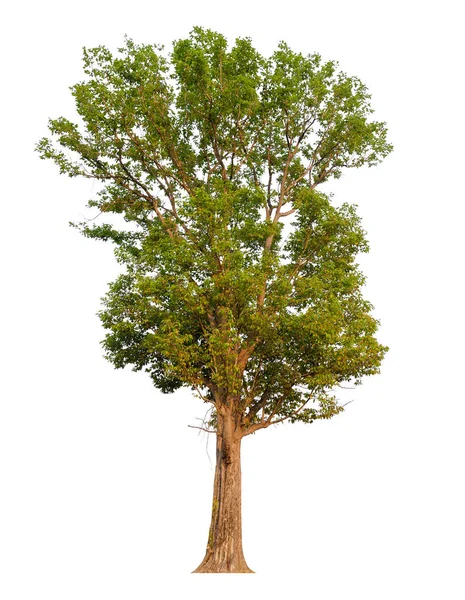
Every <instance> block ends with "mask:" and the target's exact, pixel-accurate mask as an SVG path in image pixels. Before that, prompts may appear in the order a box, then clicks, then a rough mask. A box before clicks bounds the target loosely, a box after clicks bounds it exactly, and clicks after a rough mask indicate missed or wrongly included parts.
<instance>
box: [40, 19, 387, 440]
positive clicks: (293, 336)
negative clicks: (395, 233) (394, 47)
mask: <svg viewBox="0 0 465 600" xmlns="http://www.w3.org/2000/svg"><path fill="white" fill-rule="evenodd" d="M84 71H85V74H86V79H85V81H83V82H81V83H78V84H76V85H75V86H73V88H72V93H73V95H74V98H75V101H76V107H77V111H78V113H79V116H80V121H81V123H80V124H75V123H73V122H71V121H69V120H67V119H64V118H59V119H55V120H51V121H50V123H49V128H50V132H51V138H50V139H48V138H44V139H42V140H41V141H40V142H39V144H38V150H39V152H40V154H41V156H42V157H43V158H50V159H52V160H53V161H55V163H56V164H57V165H58V166H59V168H60V171H61V172H62V173H67V174H68V175H70V176H78V175H81V176H84V177H87V178H92V179H95V180H97V181H99V182H100V184H101V185H100V189H99V191H98V194H97V197H96V198H94V199H92V200H91V201H90V202H89V206H90V207H94V208H97V209H98V210H99V211H100V213H102V215H101V217H100V218H101V219H102V220H104V216H105V215H108V216H109V219H107V220H106V222H99V221H97V222H96V223H94V222H92V223H91V222H84V223H81V224H78V227H79V228H80V229H81V231H82V232H83V234H84V235H86V236H87V237H91V238H96V239H100V240H104V241H111V242H113V243H114V244H115V253H116V256H117V259H118V260H119V261H120V262H121V263H122V264H123V265H124V266H125V270H124V273H123V274H122V275H121V276H120V277H119V278H118V279H117V280H116V281H115V282H114V283H112V284H111V285H110V286H109V290H108V293H107V295H106V297H105V298H104V300H103V309H102V311H101V312H100V317H101V320H102V323H103V326H104V328H105V329H106V330H107V335H106V338H105V341H104V348H105V351H106V356H107V358H108V359H109V360H110V361H111V362H113V364H114V365H115V366H116V367H124V366H126V365H131V366H132V367H133V368H134V369H136V370H140V369H145V370H146V371H148V372H149V373H150V375H151V377H152V379H153V382H154V384H155V385H156V386H157V387H158V388H159V389H161V390H162V391H163V392H172V391H173V390H175V389H177V388H179V387H180V386H182V385H188V386H190V387H192V388H193V389H195V390H196V391H197V392H198V393H199V394H200V395H201V397H202V398H203V399H204V400H205V401H207V402H211V403H212V404H213V405H214V410H215V411H217V412H221V411H222V410H224V409H228V410H230V411H232V412H233V414H234V415H235V417H236V420H237V423H238V425H239V426H240V427H242V428H243V431H244V434H245V433H251V432H253V431H255V430H257V429H259V428H261V427H267V426H268V425H270V424H272V423H276V422H280V421H283V420H291V421H296V420H301V421H305V422H311V421H313V420H314V419H317V418H329V417H331V416H332V415H334V414H336V413H337V412H339V411H340V410H341V407H340V406H339V405H338V403H337V401H336V399H335V397H334V396H333V392H332V390H333V389H334V388H335V387H336V386H338V385H340V384H342V383H343V382H347V381H354V380H355V381H356V382H358V381H359V380H360V378H361V377H362V376H364V375H370V374H374V373H377V372H378V370H379V366H380V363H381V360H382V357H383V355H384V353H385V351H386V348H385V347H383V346H382V345H380V344H379V343H378V342H377V340H376V339H375V337H374V334H375V333H376V330H377V325H378V324H377V322H376V321H375V320H374V318H373V317H372V316H371V314H370V311H371V306H370V304H369V303H368V302H367V301H366V300H365V299H364V298H363V297H362V293H361V289H362V286H363V283H364V278H363V275H362V274H361V273H360V271H359V269H358V266H357V263H356V257H357V254H358V253H359V252H366V251H367V249H368V248H367V242H366V239H365V234H364V231H363V229H362V228H361V224H360V220H359V218H358V217H357V214H356V212H355V209H354V207H353V206H349V205H343V206H342V207H340V208H336V207H335V206H333V205H332V204H331V201H330V198H329V197H328V196H327V195H325V194H324V193H323V192H321V191H320V190H319V189H318V186H320V185H321V184H322V183H324V182H325V181H327V180H328V179H329V178H331V177H333V178H337V177H339V176H340V175H341V173H342V171H343V169H344V168H351V167H360V166H362V165H369V166H371V165H375V164H377V163H379V162H380V161H381V160H382V159H383V158H384V157H385V156H386V155H387V154H388V153H389V152H390V151H391V149H392V148H391V146H390V144H389V143H388V142H387V141H386V127H385V124H384V123H380V122H377V121H373V120H370V116H371V114H372V112H373V111H372V109H371V108H370V104H369V100H370V96H369V94H368V92H367V90H366V88H365V86H363V84H362V83H361V82H360V81H359V80H358V79H357V78H354V77H348V76H347V75H345V74H344V73H341V72H340V71H338V69H337V65H336V63H334V62H323V61H322V59H321V57H320V56H319V55H318V54H312V55H310V56H303V55H302V54H299V53H295V52H293V51H292V50H291V49H290V48H289V47H288V46H287V45H286V44H284V43H281V44H280V45H279V47H278V49H277V50H276V52H275V53H274V54H273V55H272V56H271V57H270V58H269V59H265V58H263V57H262V56H260V54H259V53H258V52H257V51H256V50H255V49H254V48H253V46H252V44H251V41H250V40H249V39H247V38H246V39H238V40H236V43H235V45H234V46H233V47H232V48H231V49H228V44H227V41H226V39H225V38H224V37H223V36H222V35H220V34H217V33H214V32H212V31H209V30H204V29H201V28H195V29H194V30H193V31H192V33H191V35H190V37H189V38H188V39H184V40H179V41H177V42H175V43H174V45H173V51H172V53H171V54H170V55H169V56H168V57H166V56H165V55H164V54H163V49H162V48H160V47H157V46H149V45H143V46H138V45H136V44H135V43H134V42H132V41H131V40H129V39H127V40H126V42H125V45H124V47H122V48H120V49H119V52H118V54H117V55H116V56H113V54H112V53H111V52H110V51H109V50H108V49H106V48H104V47H98V48H93V49H85V50H84ZM118 219H119V220H118ZM284 223H286V225H284ZM214 414H215V413H214ZM214 418H215V417H213V420H212V423H213V424H214V422H215V421H214Z"/></svg>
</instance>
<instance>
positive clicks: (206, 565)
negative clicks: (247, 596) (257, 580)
mask: <svg viewBox="0 0 465 600" xmlns="http://www.w3.org/2000/svg"><path fill="white" fill-rule="evenodd" d="M192 573H255V571H252V569H249V567H248V566H247V563H246V562H245V560H244V558H241V559H236V560H234V559H233V560H232V561H227V560H222V561H217V560H215V557H214V556H213V555H212V554H210V555H207V556H206V557H205V558H204V559H203V561H202V562H201V563H200V565H199V566H198V567H197V568H196V569H195V571H192Z"/></svg>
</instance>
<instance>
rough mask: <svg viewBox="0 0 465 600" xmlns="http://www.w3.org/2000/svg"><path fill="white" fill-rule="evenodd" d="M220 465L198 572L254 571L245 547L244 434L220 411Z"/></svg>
mask: <svg viewBox="0 0 465 600" xmlns="http://www.w3.org/2000/svg"><path fill="white" fill-rule="evenodd" d="M217 429H218V431H217V440H216V469H215V482H214V486H213V505H212V519H211V525H210V533H209V536H208V544H207V551H206V554H205V558H204V559H203V561H202V562H201V564H200V566H199V567H197V569H196V570H195V571H193V572H194V573H253V571H252V570H251V569H249V567H248V566H247V563H246V562H245V558H244V554H243V551H242V512H241V436H240V434H239V433H238V432H236V430H235V425H234V421H233V419H232V418H231V417H230V416H220V415H218V428H217Z"/></svg>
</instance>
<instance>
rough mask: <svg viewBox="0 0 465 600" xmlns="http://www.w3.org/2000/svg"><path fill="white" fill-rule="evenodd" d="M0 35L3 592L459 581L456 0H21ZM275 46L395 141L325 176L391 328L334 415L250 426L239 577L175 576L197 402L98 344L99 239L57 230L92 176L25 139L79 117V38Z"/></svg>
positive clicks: (194, 544)
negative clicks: (340, 77)
mask: <svg viewBox="0 0 465 600" xmlns="http://www.w3.org/2000/svg"><path fill="white" fill-rule="evenodd" d="M3 14H4V17H3V27H2V29H3V31H2V38H1V45H2V49H1V57H2V78H1V80H2V92H1V96H0V102H1V113H0V116H1V119H2V126H1V127H2V129H1V132H2V137H1V143H0V151H1V162H0V165H1V171H2V177H1V204H2V208H1V213H0V215H1V216H0V218H1V239H0V243H1V261H2V278H1V283H2V286H1V289H2V291H1V296H0V299H1V303H2V307H1V313H0V315H1V318H2V327H1V331H2V337H1V345H0V351H1V353H2V358H1V362H0V367H1V372H2V375H1V379H0V386H1V404H0V486H1V493H0V597H1V598H2V600H36V599H38V600H41V599H42V598H44V599H47V600H84V599H85V600H107V599H108V600H148V599H151V600H155V599H158V598H163V599H167V600H170V599H177V598H181V597H182V598H191V599H193V600H197V599H199V600H200V599H202V600H209V599H210V598H212V599H213V598H218V597H221V598H223V599H225V600H228V599H229V598H233V597H234V598H236V597H237V596H239V597H240V598H241V599H243V600H249V599H251V598H256V597H259V596H260V597H265V598H280V597H290V598H293V599H296V600H299V599H300V598H302V599H306V598H309V599H310V598H312V599H315V600H385V599H386V600H388V599H389V600H392V599H396V600H411V599H414V598H421V599H422V600H429V599H439V598H440V599H444V600H463V598H464V597H465V584H464V581H463V579H464V578H463V563H464V539H465V518H464V505H465V494H464V491H463V485H462V484H463V475H464V466H463V465H464V458H465V443H464V435H463V429H464V418H465V408H464V385H463V381H462V380H463V373H464V369H463V363H464V350H463V341H464V333H465V331H464V317H463V304H464V303H463V286H462V282H463V272H464V268H463V263H464V252H463V241H464V234H463V227H464V225H463V224H464V217H465V210H464V200H465V198H464V187H463V161H464V151H463V148H464V141H463V140H464V138H465V128H464V120H463V98H464V94H463V59H464V47H463V31H462V26H461V20H460V18H459V3H458V1H457V2H453V1H452V0H445V1H443V2H440V3H439V2H434V3H433V2H428V1H426V2H419V1H418V2H415V1H409V0H404V1H398V0H394V1H393V2H390V3H387V2H373V1H371V2H369V1H361V0H353V1H351V2H347V1H343V0H328V1H327V2H313V3H312V2H298V1H296V0H287V1H286V2H279V3H273V2H253V1H252V0H248V1H244V0H236V1H235V2H232V3H219V2H213V1H207V0H198V1H197V2H187V1H186V0H181V1H178V2H172V3H165V2H163V3H161V2H157V1H152V2H143V1H141V0H133V1H132V2H124V3H123V2H109V1H107V0H104V1H100V0H93V1H90V0H82V1H81V2H80V3H73V4H67V3H59V2H52V1H47V0H44V1H43V2H34V3H33V2H23V3H16V4H15V5H14V6H13V5H10V7H9V8H8V9H6V12H5V9H4V13H3ZM194 25H201V26H204V27H210V28H212V29H215V30H217V31H220V32H222V33H224V34H225V35H226V36H227V37H228V38H229V39H230V40H231V41H233V40H234V38H235V37H237V36H250V37H251V38H252V40H253V42H254V44H255V46H256V47H257V48H258V49H259V50H260V51H261V52H262V53H263V54H269V53H271V52H272V51H273V49H274V48H275V47H276V45H277V43H278V41H279V40H285V41H287V42H288V43H289V45H290V46H291V47H292V48H293V49H295V50H298V51H302V52H304V53H307V52H313V51H317V52H320V53H321V54H322V55H323V58H325V59H336V60H338V61H339V62H340V66H341V68H342V69H343V70H344V71H346V72H347V73H348V74H350V75H357V76H358V77H360V78H361V80H362V81H363V82H364V83H365V84H366V85H367V86H368V88H369V90H370V91H371V93H372V104H373V107H374V108H375V109H376V114H375V118H376V119H378V120H385V121H387V123H388V126H389V130H390V140H391V141H392V143H393V144H394V146H395V151H394V153H393V154H392V155H391V156H390V157H388V159H387V160H386V161H385V162H384V163H383V164H382V165H381V166H378V167H376V168H374V169H360V170H357V171H352V172H350V173H348V174H347V175H345V176H344V177H343V178H342V179H341V180H339V181H338V182H336V183H335V184H334V185H332V186H331V189H332V191H333V192H334V193H335V197H336V199H337V200H338V201H341V202H342V201H348V202H355V203H356V204H358V206H359V212H360V214H361V216H362V218H363V222H364V226H365V228H366V230H367V231H368V238H369V241H370V244H371V252H370V254H369V255H367V256H364V257H363V260H362V261H361V264H362V266H363V270H364V272H365V273H366V275H367V276H368V282H367V286H366V296H367V298H368V299H369V300H370V301H371V302H372V303H373V304H374V306H375V315H376V317H377V318H379V319H380V320H381V324H382V325H381V329H380V332H379V339H380V341H381V342H382V343H384V344H387V345H388V346H389V347H390V352H389V353H388V355H387V357H386V359H385V361H384V364H383V368H382V374H381V375H378V376H377V377H373V378H370V379H368V380H366V381H365V383H364V385H363V386H362V387H359V388H357V389H356V390H355V391H354V392H349V396H348V398H349V397H350V399H353V400H354V402H352V403H351V404H350V405H349V406H348V407H347V410H346V411H345V413H343V414H342V415H339V416H337V417H335V418H334V419H333V420H331V421H329V422H320V423H318V422H317V423H315V424H313V425H310V426H309V425H286V426H282V427H279V428H276V429H275V430H267V431H264V432H258V433H257V434H256V435H254V436H250V437H249V438H246V439H245V441H244V447H243V469H242V470H243V478H244V481H243V490H244V492H243V494H244V497H243V511H244V516H243V521H244V550H245V556H246V559H247V561H248V564H249V566H250V567H251V568H252V569H254V570H255V571H256V574H255V575H243V576H241V575H236V576H231V575H210V576H206V575H191V574H190V572H191V571H192V570H193V569H194V568H195V567H197V565H198V564H199V563H200V561H201V559H202V557H203V554H204V550H205V544H206V540H207V534H208V526H209V516H210V505H211V493H212V478H213V470H212V465H211V462H210V459H211V461H212V462H213V461H214V440H213V439H211V440H210V442H209V447H207V445H206V444H207V440H206V438H205V437H202V436H198V435H197V431H196V430H194V429H189V428H188V427H187V425H188V424H193V425H195V424H196V423H197V421H196V418H198V417H202V416H203V415H204V412H205V407H204V405H203V404H202V403H200V402H199V401H198V400H195V399H192V398H191V397H190V394H189V393H188V392H180V393H177V394H175V395H171V396H163V395H162V394H161V393H159V392H158V391H157V390H155V388H153V387H152V385H151V383H150V380H149V378H148V376H146V375H144V374H135V373H132V372H131V371H130V370H128V371H116V370H114V369H113V367H112V366H111V365H110V364H109V363H107V362H105V360H104V359H103V358H102V351H101V348H100V345H99V342H100V340H101V339H102V337H103V331H102V329H101V326H100V322H99V320H98V318H97V317H96V312H97V310H98V309H99V306H100V302H99V299H100V297H101V296H103V295H104V293H105V291H106V285H107V283H108V282H110V281H111V280H112V279H114V278H115V276H116V275H117V273H118V266H117V265H116V263H115V261H114V259H113V255H112V251H111V248H110V247H109V246H106V245H104V244H99V243H97V242H94V241H92V240H86V239H84V238H82V237H81V236H80V235H79V234H78V233H77V232H76V231H74V230H72V229H70V228H69V227H68V221H72V220H80V217H81V214H82V213H83V212H84V211H85V208H84V207H85V204H86V202H87V200H88V199H89V197H91V196H92V186H91V185H90V184H89V183H88V182H81V181H77V180H71V179H68V178H65V177H62V176H59V174H58V171H57V169H56V168H55V167H54V165H53V164H52V163H50V164H48V163H47V162H42V161H40V160H39V158H38V156H37V155H36V154H35V153H34V151H33V149H34V145H35V143H36V142H37V140H38V139H39V138H40V137H42V136H43V135H46V134H47V128H46V123H47V119H48V118H49V117H54V118H55V117H58V116H66V117H69V118H71V119H73V117H74V107H73V102H72V98H71V95H70V93H69V90H68V87H69V86H70V85H72V84H74V83H75V82H76V81H78V80H79V79H81V78H82V71H81V48H82V46H95V45H100V44H103V45H107V46H109V47H110V48H111V49H113V50H115V49H116V48H117V47H118V46H119V45H120V44H121V42H122V40H123V36H124V34H128V35H129V36H130V37H132V38H133V39H134V40H135V41H136V42H143V43H152V42H153V43H164V44H166V45H167V47H168V48H169V47H170V44H171V41H172V40H174V39H178V38H181V37H186V36H187V35H188V33H189V31H190V29H191V28H192V26H194Z"/></svg>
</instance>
